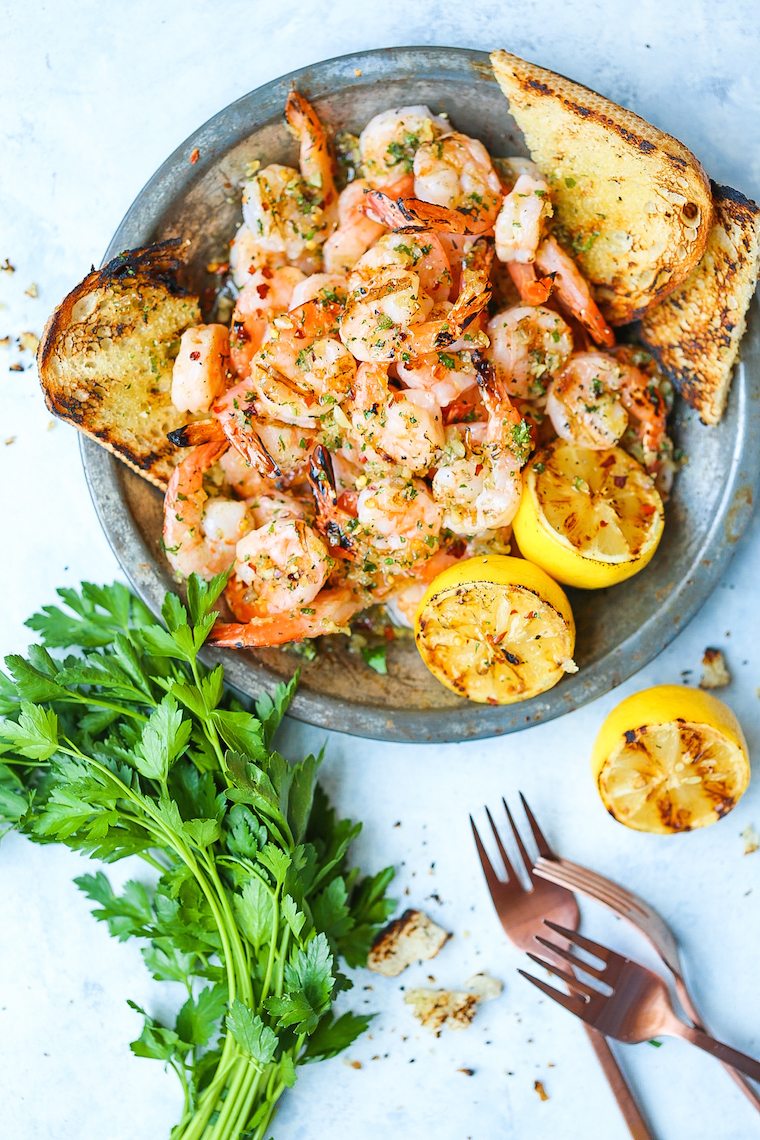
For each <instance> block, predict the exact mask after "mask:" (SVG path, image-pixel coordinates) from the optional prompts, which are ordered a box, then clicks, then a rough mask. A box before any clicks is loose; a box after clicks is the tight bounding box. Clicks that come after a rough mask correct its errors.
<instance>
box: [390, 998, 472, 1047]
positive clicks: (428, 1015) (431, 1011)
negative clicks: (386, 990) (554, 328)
mask: <svg viewBox="0 0 760 1140" xmlns="http://www.w3.org/2000/svg"><path fill="white" fill-rule="evenodd" d="M404 1001H405V1002H406V1004H407V1005H411V1006H412V1012H413V1013H414V1016H415V1017H416V1018H418V1020H419V1021H421V1022H422V1024H423V1026H424V1027H425V1029H429V1030H430V1032H431V1033H435V1035H436V1037H439V1036H440V1033H441V1030H442V1029H443V1028H444V1026H445V1027H448V1028H449V1029H466V1028H467V1026H468V1025H470V1023H471V1022H472V1019H473V1017H474V1016H475V1012H476V1010H477V1006H478V1001H479V998H478V997H477V996H476V995H475V994H470V993H467V992H466V991H464V990H409V991H408V992H407V993H406V994H405V995H404Z"/></svg>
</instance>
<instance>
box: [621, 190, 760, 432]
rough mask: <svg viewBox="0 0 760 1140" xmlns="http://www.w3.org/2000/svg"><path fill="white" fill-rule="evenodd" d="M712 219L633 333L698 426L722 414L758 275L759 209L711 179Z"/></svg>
mask: <svg viewBox="0 0 760 1140" xmlns="http://www.w3.org/2000/svg"><path fill="white" fill-rule="evenodd" d="M713 201H714V203H715V222H714V224H713V227H712V229H711V231H710V236H709V238H708V239H707V249H706V250H705V253H704V256H703V257H702V260H701V261H700V263H699V265H698V266H697V268H696V269H695V270H694V271H693V273H691V274H690V275H689V277H688V278H687V279H686V281H684V282H683V284H682V285H681V286H680V287H679V288H678V289H676V290H675V292H674V293H671V294H670V296H669V297H667V298H666V299H665V300H664V301H663V302H662V303H661V304H660V305H657V307H656V308H654V309H652V311H651V312H649V313H646V314H645V316H644V318H643V320H642V321H641V324H640V326H639V336H640V338H641V340H642V341H643V343H644V344H645V345H646V346H647V348H649V349H650V350H651V352H652V353H653V354H654V356H655V357H656V359H657V361H658V363H659V365H660V367H661V368H662V370H663V372H665V374H666V375H667V376H669V377H670V379H671V380H672V381H673V382H674V383H675V385H676V387H677V388H678V390H679V391H680V393H681V395H682V396H683V398H684V400H685V401H686V403H687V404H690V405H691V406H692V408H696V410H697V411H698V412H699V415H700V417H701V419H702V421H703V423H706V424H717V423H718V421H719V420H720V418H721V416H722V415H723V412H724V409H725V407H726V400H727V399H728V389H729V386H730V384H731V372H732V369H733V366H734V362H735V360H736V356H737V353H738V351H739V341H740V340H741V338H742V336H743V335H744V329H745V327H746V323H747V321H746V316H747V309H748V308H749V304H750V301H751V300H752V297H753V296H754V292H755V286H756V284H757V278H758V273H759V272H760V209H758V207H757V206H756V205H755V203H754V202H752V201H750V199H749V198H745V197H744V195H743V194H740V193H739V191H738V190H732V189H731V187H730V186H718V185H716V184H715V183H713Z"/></svg>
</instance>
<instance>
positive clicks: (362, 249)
mask: <svg viewBox="0 0 760 1140" xmlns="http://www.w3.org/2000/svg"><path fill="white" fill-rule="evenodd" d="M413 188H414V178H413V177H412V175H411V174H405V175H404V176H403V177H402V178H400V179H399V180H398V181H397V182H394V183H393V184H392V185H390V186H386V187H385V194H386V195H387V196H388V197H389V198H391V199H395V198H399V197H401V196H403V195H405V194H411V193H412V191H413ZM369 189H370V183H369V182H368V181H367V179H365V178H358V179H356V180H355V181H354V182H349V184H348V186H346V188H345V190H343V191H341V195H340V197H339V198H338V228H337V230H336V231H335V233H334V234H331V235H330V237H329V238H328V239H327V241H326V242H325V244H324V249H323V254H324V259H325V269H326V270H327V271H328V273H349V272H350V271H351V270H352V269H353V267H354V266H355V265H356V263H357V261H358V260H359V258H360V257H361V256H362V254H364V253H366V252H367V250H368V249H369V248H370V247H371V246H372V245H374V243H375V242H376V241H377V239H378V238H379V237H382V235H383V234H384V233H385V229H386V226H385V223H384V222H382V221H375V220H374V219H372V218H370V217H369V216H368V215H367V211H366V209H365V202H366V192H367V191H368V190H369Z"/></svg>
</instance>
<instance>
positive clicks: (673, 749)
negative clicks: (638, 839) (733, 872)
mask: <svg viewBox="0 0 760 1140" xmlns="http://www.w3.org/2000/svg"><path fill="white" fill-rule="evenodd" d="M591 768H592V771H593V774H594V779H595V780H596V783H597V788H598V789H599V795H600V796H601V797H602V802H603V803H604V806H605V807H606V808H607V811H608V812H609V813H610V815H611V816H613V817H614V818H615V819H617V820H618V821H619V822H620V823H624V824H625V825H626V827H632V828H634V829H635V830H636V831H649V832H654V833H655V834H658V835H670V834H672V833H673V832H676V831H692V830H694V828H697V827H706V826H707V825H708V824H710V823H715V822H716V821H717V820H719V819H722V817H723V816H724V815H727V814H728V812H730V811H731V809H732V808H733V807H735V805H736V804H737V802H738V801H739V799H740V798H741V796H742V795H743V794H744V792H745V791H746V789H747V785H748V783H749V776H750V769H749V756H748V752H747V742H746V740H745V739H744V733H743V732H742V729H741V725H740V724H739V722H738V720H737V719H736V717H735V716H734V714H733V712H732V711H731V709H729V708H728V707H727V706H726V705H724V704H723V702H722V701H719V700H718V699H717V697H713V696H712V695H711V694H710V693H704V692H702V691H701V690H699V689H687V688H684V687H683V686H681V685H658V686H657V687H656V688H654V689H645V690H644V691H643V692H641V693H634V695H633V696H631V697H628V698H627V699H626V700H624V701H622V702H621V704H619V705H618V706H617V708H614V709H613V710H612V712H611V713H610V714H609V716H608V717H607V719H606V720H605V722H604V724H603V725H602V727H601V729H600V730H599V735H598V736H597V738H596V743H595V744H594V750H593V754H592V759H591Z"/></svg>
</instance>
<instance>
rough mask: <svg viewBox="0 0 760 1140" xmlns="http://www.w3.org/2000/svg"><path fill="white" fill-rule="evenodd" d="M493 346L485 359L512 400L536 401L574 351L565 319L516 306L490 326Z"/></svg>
mask: <svg viewBox="0 0 760 1140" xmlns="http://www.w3.org/2000/svg"><path fill="white" fill-rule="evenodd" d="M488 336H489V337H490V340H491V346H490V348H488V349H487V350H486V355H487V357H488V358H489V360H491V361H492V363H493V366H494V369H495V372H496V376H497V378H498V379H499V380H501V381H502V382H503V384H504V385H505V387H506V390H507V392H508V393H509V395H510V396H514V397H517V398H519V399H523V400H534V399H536V398H537V397H539V396H542V395H543V394H544V393H545V392H546V388H547V385H548V382H549V380H550V379H551V378H552V376H554V375H555V374H556V373H557V372H559V370H560V369H561V368H562V367H563V365H564V364H565V363H566V361H567V359H568V357H569V356H570V353H571V352H572V351H573V341H572V336H571V334H570V329H569V327H568V325H567V324H566V322H565V321H563V319H562V317H561V316H560V315H559V314H558V313H555V312H552V310H551V309H544V308H541V307H540V306H530V305H517V306H516V307H514V308H512V309H505V310H504V311H503V312H501V313H497V314H496V316H495V317H492V318H491V320H490V321H489V322H488Z"/></svg>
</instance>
